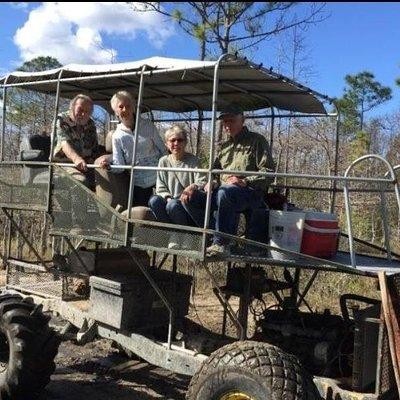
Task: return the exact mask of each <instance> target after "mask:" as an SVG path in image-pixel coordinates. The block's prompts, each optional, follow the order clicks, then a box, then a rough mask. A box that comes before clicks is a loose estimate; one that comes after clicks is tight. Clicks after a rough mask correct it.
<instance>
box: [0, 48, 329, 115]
mask: <svg viewBox="0 0 400 400" xmlns="http://www.w3.org/2000/svg"><path fill="white" fill-rule="evenodd" d="M216 64H217V61H197V60H184V59H173V58H164V57H152V58H148V59H145V60H139V61H133V62H127V63H120V64H106V65H79V64H69V65H66V66H64V67H62V68H58V69H52V70H48V71H43V72H21V71H16V72H13V73H11V74H9V75H8V76H4V77H2V78H0V84H2V85H6V86H7V87H8V86H20V87H21V88H25V89H29V90H35V91H38V92H42V93H52V94H54V93H56V91H57V81H58V78H59V76H61V79H60V82H61V85H60V90H61V92H60V96H61V97H64V98H72V97H74V96H75V95H76V94H78V93H85V94H88V95H89V96H91V97H92V99H93V100H94V102H95V103H96V104H98V105H101V106H103V107H105V108H107V109H109V101H110V98H111V97H112V95H113V94H114V93H115V92H116V91H118V90H128V91H130V92H131V93H133V95H134V97H135V98H136V97H137V94H138V90H139V83H140V75H141V71H142V69H144V71H145V72H144V77H145V80H144V92H143V104H144V106H146V107H148V108H149V109H151V110H160V111H171V112H185V111H194V110H203V111H209V110H211V109H212V93H213V79H214V69H215V68H214V67H215V65H216ZM325 100H330V99H329V98H328V97H327V96H323V95H321V94H319V93H317V92H315V91H312V90H311V89H309V88H307V87H305V86H302V85H300V84H298V83H295V82H294V81H292V80H290V79H289V78H286V77H284V76H282V75H279V74H276V73H274V72H273V71H272V70H268V69H265V68H262V66H257V65H255V64H253V63H251V62H249V61H247V60H244V59H241V58H237V57H235V56H230V57H227V58H225V59H224V60H223V61H222V62H221V64H220V70H219V91H218V105H219V106H223V105H224V104H226V103H232V102H234V103H237V104H239V105H240V106H241V107H242V108H243V109H244V110H246V111H250V110H258V109H263V108H269V107H275V108H277V109H281V110H288V111H294V112H300V113H316V114H325V113H326V110H325V108H324V105H323V104H322V102H323V101H325Z"/></svg>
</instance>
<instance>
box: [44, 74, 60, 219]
mask: <svg viewBox="0 0 400 400" xmlns="http://www.w3.org/2000/svg"><path fill="white" fill-rule="evenodd" d="M62 73H63V69H61V71H60V73H59V74H58V80H57V92H56V103H55V109H54V124H53V129H52V130H51V137H50V154H49V179H48V189H47V205H46V209H47V212H48V213H49V212H50V208H51V188H52V186H53V166H52V161H53V151H54V141H55V136H56V130H57V116H58V109H59V105H60V81H61V77H62Z"/></svg>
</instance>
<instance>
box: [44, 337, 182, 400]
mask: <svg viewBox="0 0 400 400" xmlns="http://www.w3.org/2000/svg"><path fill="white" fill-rule="evenodd" d="M55 361H56V365H57V369H56V372H55V374H54V375H53V376H52V380H51V382H50V384H49V385H48V386H47V387H46V390H45V392H44V393H43V395H42V396H41V397H40V400H67V399H68V400H70V399H74V400H87V399H93V400H110V399H112V400H150V399H173V400H183V399H184V397H185V392H186V389H187V385H188V383H189V378H188V377H185V376H180V375H176V374H173V373H171V372H169V371H166V370H163V369H161V368H157V367H154V366H151V365H149V364H147V363H145V362H141V361H139V360H137V359H136V360H135V359H132V360H130V359H128V358H127V357H126V356H124V355H121V354H120V353H119V352H118V351H117V350H116V349H114V348H112V347H111V343H110V342H108V341H106V340H97V341H95V342H92V343H89V344H87V345H85V346H77V345H75V344H73V343H71V342H63V343H62V344H61V346H60V350H59V353H58V356H57V358H56V360H55Z"/></svg>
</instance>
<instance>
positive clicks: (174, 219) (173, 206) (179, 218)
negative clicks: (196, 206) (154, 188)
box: [149, 195, 193, 226]
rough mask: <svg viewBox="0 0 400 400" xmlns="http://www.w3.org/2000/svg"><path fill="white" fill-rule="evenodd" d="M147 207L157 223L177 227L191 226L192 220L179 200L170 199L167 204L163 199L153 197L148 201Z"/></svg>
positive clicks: (156, 196)
mask: <svg viewBox="0 0 400 400" xmlns="http://www.w3.org/2000/svg"><path fill="white" fill-rule="evenodd" d="M149 207H150V208H151V211H153V214H154V216H155V217H156V219H157V221H160V222H165V223H173V224H177V225H187V226H190V225H193V221H192V219H191V218H190V216H189V215H188V213H187V212H186V210H185V209H184V208H183V206H182V203H181V201H180V200H179V199H171V200H170V201H168V202H167V200H165V199H164V198H163V197H161V196H158V195H154V196H152V197H151V198H150V200H149Z"/></svg>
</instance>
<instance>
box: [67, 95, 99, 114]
mask: <svg viewBox="0 0 400 400" xmlns="http://www.w3.org/2000/svg"><path fill="white" fill-rule="evenodd" d="M78 100H83V101H84V102H85V103H89V104H90V105H91V106H92V111H93V100H92V99H91V98H90V97H89V96H86V94H83V93H79V94H77V95H76V96H75V97H74V98H73V99H72V100H71V101H70V102H69V114H70V115H73V109H74V106H75V103H76V102H77V101H78Z"/></svg>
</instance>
